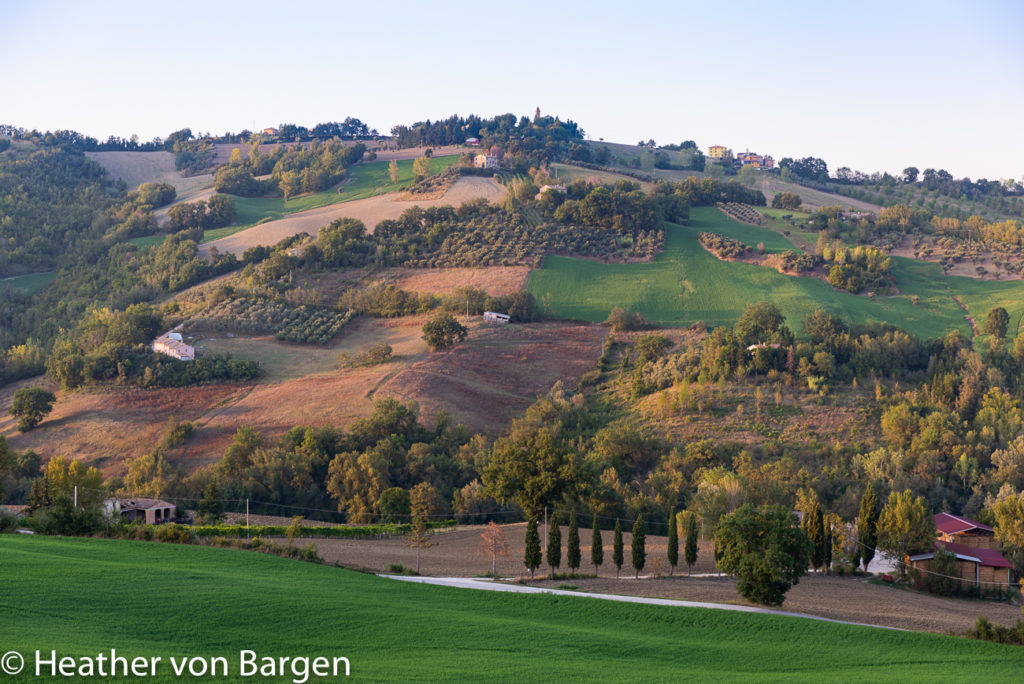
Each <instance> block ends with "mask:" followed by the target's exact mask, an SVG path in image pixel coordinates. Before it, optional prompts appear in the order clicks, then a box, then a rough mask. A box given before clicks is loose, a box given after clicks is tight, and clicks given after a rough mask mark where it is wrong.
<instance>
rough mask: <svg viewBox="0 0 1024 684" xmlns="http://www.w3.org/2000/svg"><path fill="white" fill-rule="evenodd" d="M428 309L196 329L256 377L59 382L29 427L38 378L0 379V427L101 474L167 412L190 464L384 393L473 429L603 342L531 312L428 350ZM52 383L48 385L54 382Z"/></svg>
mask: <svg viewBox="0 0 1024 684" xmlns="http://www.w3.org/2000/svg"><path fill="white" fill-rule="evenodd" d="M425 320H426V317H425V316H418V317H409V318H403V319H393V320H377V319H369V318H361V319H357V320H356V321H354V322H353V323H351V324H350V325H349V326H347V327H346V328H345V329H344V331H343V333H342V334H341V335H340V336H339V337H338V339H337V340H336V341H335V343H334V344H333V345H331V346H330V347H327V348H324V347H314V346H300V345H293V344H286V343H280V342H277V341H274V340H272V339H270V338H255V339H254V338H216V339H212V338H206V339H198V340H195V341H194V342H195V344H196V345H197V347H198V349H199V350H200V353H202V352H230V353H232V354H235V355H237V356H238V357H242V358H250V359H257V360H259V361H260V362H261V363H262V366H263V370H264V376H263V377H261V378H260V379H259V381H258V382H255V383H225V384H218V385H211V386H205V387H191V388H180V389H178V388H173V389H172V388H169V389H160V390H144V389H132V388H124V387H116V386H111V387H106V388H101V389H99V390H94V391H76V392H58V401H57V404H56V405H55V406H54V409H53V412H52V413H51V414H50V415H49V416H47V418H46V419H45V420H44V421H43V422H42V423H41V424H40V425H39V426H38V427H37V428H36V429H35V430H32V431H30V432H29V433H27V434H24V435H22V434H20V433H18V431H17V429H16V427H15V424H14V420H13V419H12V418H10V417H9V416H8V415H7V411H8V409H9V407H10V402H11V397H12V396H13V394H14V391H15V390H16V389H17V388H18V387H20V386H23V385H25V384H46V383H45V381H43V380H42V379H41V378H39V379H35V380H30V381H26V382H25V383H17V384H13V385H9V386H7V387H4V388H3V389H2V390H0V412H2V415H0V435H3V436H5V437H7V439H8V441H9V443H10V446H11V447H12V448H13V449H16V450H19V451H21V450H25V449H32V450H34V451H35V452H36V453H38V454H39V455H40V456H42V457H43V458H44V460H45V459H49V458H51V457H53V456H57V455H65V456H69V457H77V458H80V459H81V460H83V461H87V462H89V463H93V464H96V465H97V466H98V467H100V468H101V469H102V470H103V471H104V473H105V474H106V475H107V476H113V475H118V474H121V473H122V472H123V469H124V466H123V461H124V459H125V458H127V457H133V456H138V455H141V454H144V453H147V452H149V451H151V450H152V449H153V448H155V447H156V446H157V445H158V444H159V443H160V441H161V439H162V438H163V435H164V432H165V430H166V425H167V421H168V420H169V419H170V418H171V417H172V416H173V417H177V418H178V419H180V420H190V421H193V422H194V423H195V424H196V426H197V431H196V433H195V435H194V437H193V438H192V439H190V440H189V442H188V444H186V445H185V446H184V447H182V448H180V449H176V450H174V451H173V452H172V453H170V454H168V458H169V460H171V461H172V462H174V463H184V464H185V465H186V466H187V467H188V468H190V469H191V468H195V467H197V466H199V465H203V464H206V463H211V462H214V461H216V460H218V459H219V458H220V457H221V455H222V454H223V451H224V448H225V447H226V446H227V445H228V444H229V443H230V442H231V439H232V435H233V434H234V432H235V431H236V430H237V429H238V427H240V426H241V425H250V426H252V427H253V428H255V429H257V430H259V431H261V432H265V433H266V434H267V435H268V436H269V437H272V438H273V437H278V436H280V435H282V434H284V432H286V431H287V430H288V429H290V428H292V427H294V426H295V425H323V426H338V427H345V426H347V425H348V424H349V423H350V422H351V421H352V420H353V419H355V418H358V417H361V416H366V415H369V414H370V413H371V412H372V411H373V405H374V402H375V401H376V400H377V399H381V398H385V397H395V398H397V399H400V400H402V401H409V400H414V401H416V402H418V404H419V406H420V409H421V415H422V417H423V418H424V420H430V419H431V418H432V417H433V416H434V415H435V414H436V412H437V411H438V410H440V409H442V408H444V409H447V410H449V411H450V412H451V413H452V415H453V417H454V419H455V421H456V422H460V423H463V424H465V425H466V427H467V428H469V429H470V430H471V431H474V432H487V433H490V434H494V433H497V432H499V431H501V430H503V429H504V428H506V427H507V425H508V423H509V421H510V420H511V418H512V416H513V415H514V414H516V413H517V412H520V411H522V410H523V409H525V408H526V407H527V406H528V405H529V404H530V403H532V402H533V400H534V399H535V398H536V397H537V395H539V394H542V393H544V392H546V391H548V390H549V389H550V388H551V385H552V384H554V383H555V382H556V381H558V380H562V381H564V382H565V383H566V385H567V386H570V387H572V386H574V385H575V384H576V383H577V382H578V380H579V378H580V376H581V375H582V374H583V373H585V372H586V371H588V370H590V369H591V368H593V365H594V362H595V360H596V359H597V357H598V355H599V354H600V353H601V343H602V340H603V337H604V329H603V328H600V327H597V326H581V325H568V324H561V323H536V324H529V325H510V326H500V325H484V324H483V323H482V322H481V319H480V318H475V319H474V320H473V321H471V322H470V323H469V328H470V335H469V338H468V339H467V340H466V342H465V343H463V344H461V345H459V346H458V347H456V348H455V349H452V350H450V351H448V352H441V353H436V354H431V353H429V352H428V350H427V348H426V345H425V344H424V342H423V340H422V339H421V334H422V333H421V330H420V328H421V326H422V324H423V322H424V321H425ZM380 341H386V342H387V343H388V344H390V345H391V346H392V348H393V349H394V354H395V356H396V358H395V359H394V360H393V361H391V362H389V363H385V364H381V365H379V366H373V367H369V368H355V369H343V370H342V369H338V368H337V367H336V365H337V355H338V353H339V352H342V351H344V352H349V353H352V352H357V351H359V350H361V349H363V348H365V347H367V346H369V345H371V344H373V343H375V342H380ZM53 389H56V388H53Z"/></svg>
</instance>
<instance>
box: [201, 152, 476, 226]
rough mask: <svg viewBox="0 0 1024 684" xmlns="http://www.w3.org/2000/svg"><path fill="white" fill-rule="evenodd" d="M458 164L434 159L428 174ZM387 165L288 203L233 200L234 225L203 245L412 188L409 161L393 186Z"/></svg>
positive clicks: (369, 167) (363, 167)
mask: <svg viewBox="0 0 1024 684" xmlns="http://www.w3.org/2000/svg"><path fill="white" fill-rule="evenodd" d="M458 160H459V156H458V155H457V154H452V155H448V156H445V157H434V158H433V159H431V160H430V170H431V173H435V174H436V173H441V172H442V171H444V170H445V169H447V168H448V167H449V166H451V165H452V164H454V163H455V162H457V161H458ZM388 164H389V162H385V161H379V162H377V161H374V162H363V163H361V164H356V165H355V166H353V167H352V168H350V169H349V170H348V178H347V179H346V180H345V181H344V182H343V183H342V184H341V185H340V186H338V187H335V188H331V189H330V190H325V191H324V192H314V193H309V194H306V195H299V196H298V197H293V198H292V199H289V200H288V201H285V200H284V198H282V197H235V212H236V214H235V222H234V223H233V224H232V225H230V226H225V227H224V228H216V229H214V230H208V231H206V232H205V233H204V234H203V242H209V241H210V240H216V239H218V238H222V237H226V236H228V235H233V234H234V233H237V232H239V231H241V230H245V229H246V228H251V227H252V226H254V225H256V224H257V223H261V222H263V221H266V220H272V219H279V218H282V217H283V216H284V215H285V214H293V213H295V212H297V211H306V210H308V209H316V208H318V207H326V206H327V205H330V204H338V203H340V202H349V201H351V200H357V199H366V198H367V197H373V196H374V195H382V194H384V193H386V192H394V191H395V190H401V189H402V188H406V187H408V186H410V185H412V181H413V174H412V165H413V160H412V159H406V160H403V161H400V162H398V182H397V183H392V182H391V178H390V177H389V176H388Z"/></svg>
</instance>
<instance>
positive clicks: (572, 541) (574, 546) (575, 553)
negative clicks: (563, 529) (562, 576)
mask: <svg viewBox="0 0 1024 684" xmlns="http://www.w3.org/2000/svg"><path fill="white" fill-rule="evenodd" d="M580 559H581V553H580V526H579V523H578V522H576V511H575V510H574V511H572V513H570V514H569V538H568V539H567V540H566V549H565V564H566V565H568V566H569V574H570V575H572V574H575V572H576V571H577V570H578V569H579V567H580Z"/></svg>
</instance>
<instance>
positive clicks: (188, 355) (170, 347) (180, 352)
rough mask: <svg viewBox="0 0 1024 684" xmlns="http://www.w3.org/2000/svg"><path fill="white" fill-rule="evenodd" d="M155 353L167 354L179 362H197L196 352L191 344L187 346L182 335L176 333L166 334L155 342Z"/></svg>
mask: <svg viewBox="0 0 1024 684" xmlns="http://www.w3.org/2000/svg"><path fill="white" fill-rule="evenodd" d="M153 351H155V352H157V353H158V354H166V355H167V356H171V357H173V358H175V359H178V360H179V361H195V360H196V350H195V347H193V346H192V345H190V344H185V342H184V341H183V340H182V339H181V334H180V333H176V332H170V333H166V334H164V335H161V336H160V337H158V338H156V339H155V340H153Z"/></svg>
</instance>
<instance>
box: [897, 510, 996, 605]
mask: <svg viewBox="0 0 1024 684" xmlns="http://www.w3.org/2000/svg"><path fill="white" fill-rule="evenodd" d="M935 528H936V530H938V538H937V539H936V540H935V548H936V549H940V548H943V549H945V550H946V551H950V552H952V553H954V554H956V568H957V576H958V577H959V578H960V583H961V584H973V585H975V586H979V587H980V586H982V585H988V586H993V585H996V586H1006V585H1008V584H1009V583H1010V568H1011V567H1012V566H1011V564H1010V562H1009V561H1008V560H1006V558H1004V557H1003V554H1002V553H1001V551H1002V544H1001V543H1000V541H999V540H998V539H996V536H995V530H993V529H992V528H991V527H989V526H988V525H983V524H982V523H980V522H977V521H975V520H971V519H969V518H964V517H961V516H957V515H952V514H950V513H938V514H936V515H935ZM934 558H935V551H930V552H928V553H919V554H917V555H914V556H910V559H909V560H910V565H911V567H914V568H916V569H918V570H922V571H924V570H929V569H930V567H929V566H930V565H931V563H930V561H931V560H932V559H934Z"/></svg>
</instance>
